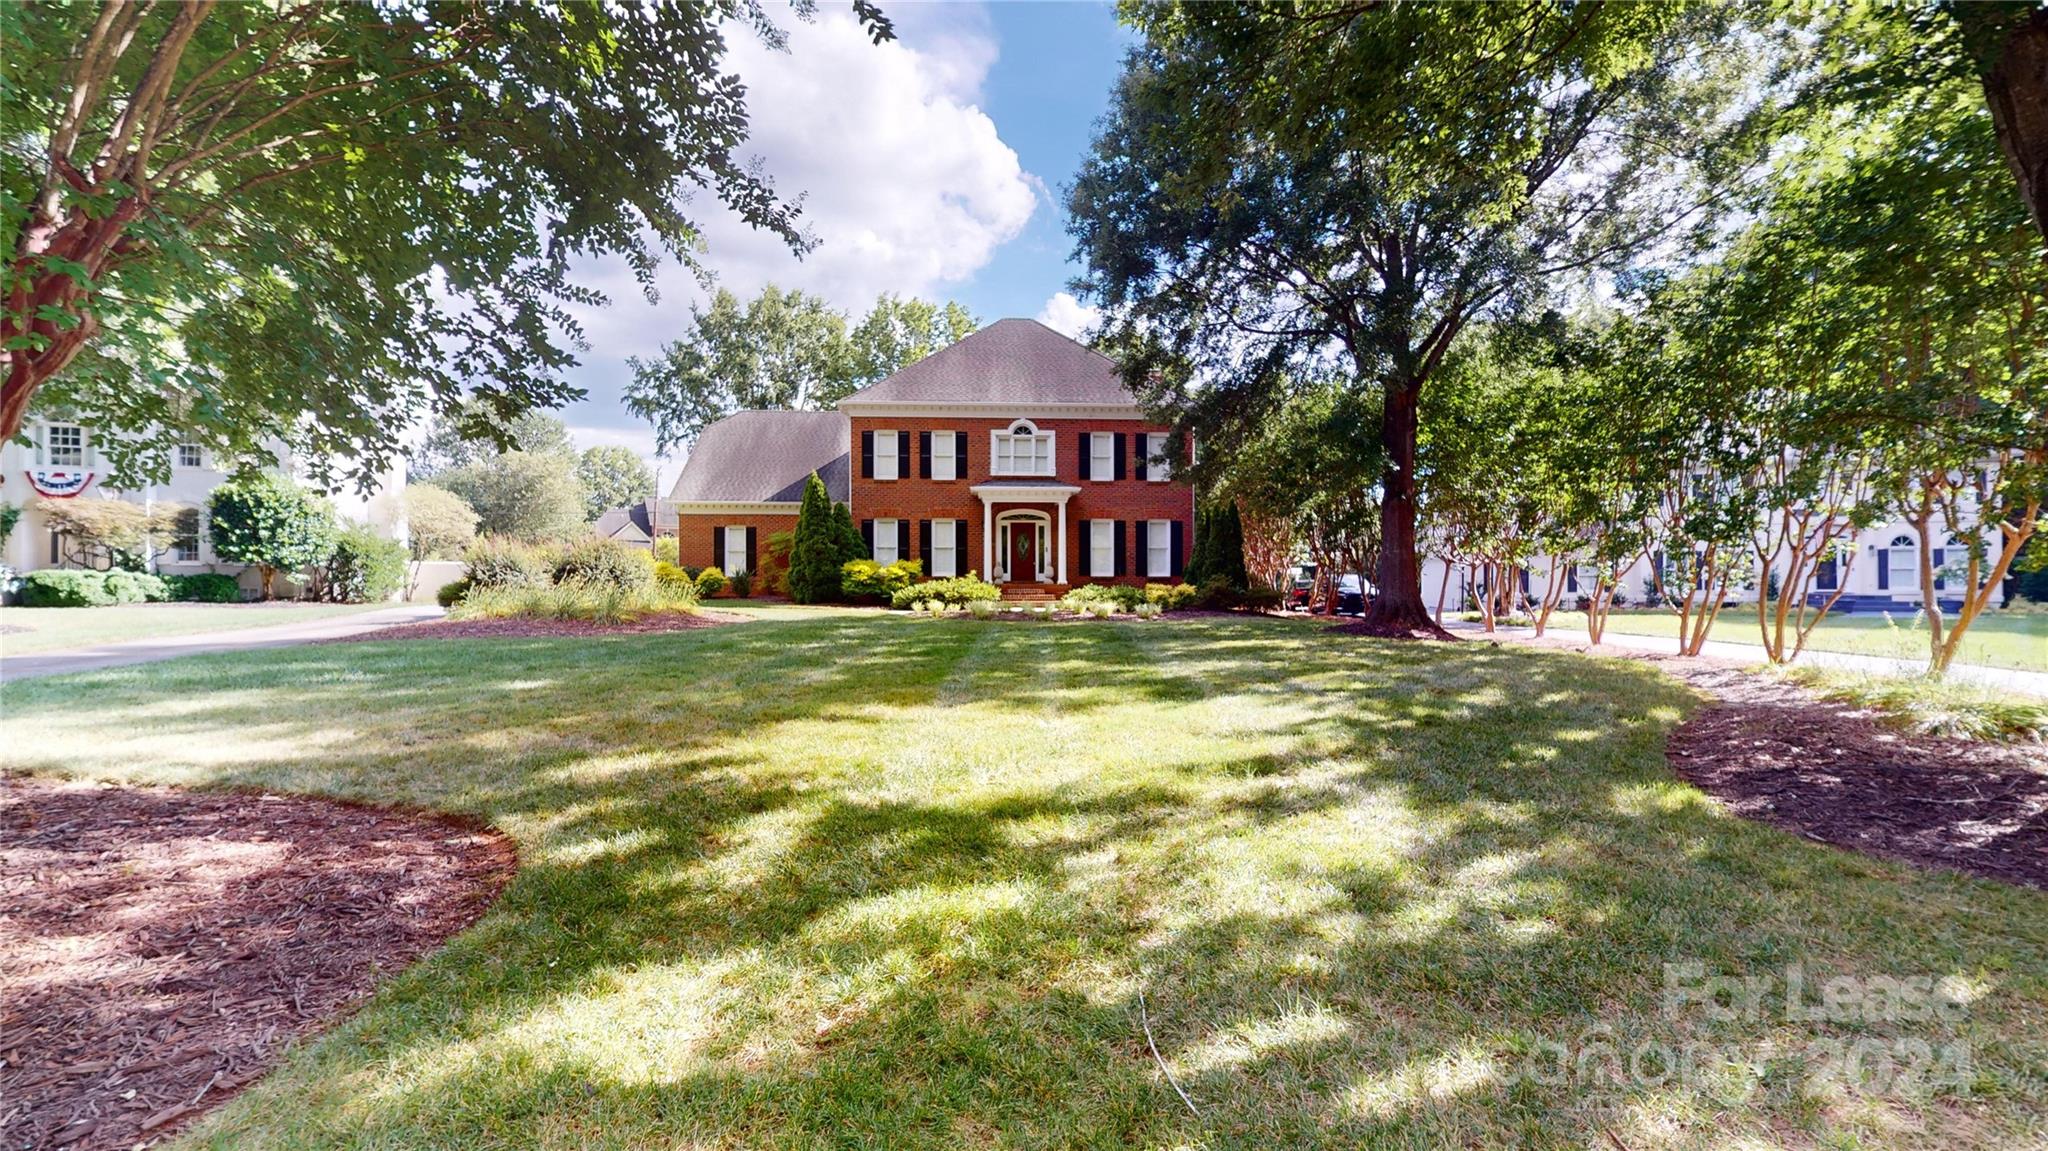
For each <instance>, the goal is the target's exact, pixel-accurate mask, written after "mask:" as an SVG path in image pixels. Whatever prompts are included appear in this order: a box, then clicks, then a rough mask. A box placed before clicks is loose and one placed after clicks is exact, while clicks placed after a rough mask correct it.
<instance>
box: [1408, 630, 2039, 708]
mask: <svg viewBox="0 0 2048 1151" xmlns="http://www.w3.org/2000/svg"><path fill="white" fill-rule="evenodd" d="M1444 627H1446V628H1447V629H1449V630H1450V631H1453V632H1456V633H1457V634H1458V635H1460V636H1463V637H1465V638H1468V639H1469V638H1472V637H1473V636H1483V635H1485V634H1486V632H1485V630H1484V629H1483V628H1482V627H1481V626H1480V625H1479V624H1476V623H1466V622H1465V621H1463V620H1455V621H1450V620H1447V621H1445V623H1444ZM1495 634H1497V635H1500V636H1502V637H1512V638H1515V639H1526V638H1528V637H1530V636H1533V635H1535V634H1536V631H1535V629H1534V628H1526V627H1502V628H1496V629H1495ZM1545 638H1548V639H1554V640H1562V641H1569V642H1575V643H1585V642H1586V633H1585V632H1583V631H1573V630H1570V629H1559V628H1551V629H1550V631H1549V632H1548V633H1547V635H1546V637H1545ZM1600 647H1607V648H1614V649H1617V650H1620V651H1653V652H1658V653H1661V654H1664V655H1674V654H1676V653H1677V651H1678V637H1676V636H1668V635H1623V634H1621V633H1620V632H1617V631H1614V630H1613V629H1611V628H1610V629H1609V630H1608V632H1607V635H1606V637H1605V638H1604V639H1602V640H1601V642H1600ZM1593 650H1595V651H1598V650H1599V648H1595V649H1593ZM1700 654H1701V655H1703V656H1711V657H1713V658H1715V659H1725V660H1732V661H1735V662H1738V663H1757V664H1760V663H1763V662H1764V649H1763V647H1762V646H1761V645H1758V644H1753V643H1728V642H1726V641H1723V640H1715V639H1710V640H1708V641H1707V642H1706V643H1705V644H1703V645H1701V647H1700ZM1795 666H1802V667H1831V668H1839V669H1840V670H1842V671H1857V672H1864V673H1867V674H1871V675H1897V676H1917V675H1920V674H1922V673H1924V672H1925V671H1926V670H1927V661H1925V660H1911V659H1887V658H1885V657H1884V656H1877V655H1851V654H1849V653H1847V652H1839V651H1814V650H1812V649H1810V648H1809V649H1808V650H1806V651H1805V652H1802V653H1800V656H1799V662H1798V664H1797V665H1795ZM1948 678H1949V679H1950V680H1951V681H1952V682H1956V683H1973V684H1977V685H1978V686H1980V687H1994V688H2002V689H2004V690H2007V691H2017V692H2023V693H2025V694H2027V695H2034V696H2041V697H2042V698H2048V672H2039V671H2021V670H2019V669H2017V668H2009V667H1986V666H1984V665H1982V664H1974V663H1972V664H1964V663H1959V664H1954V665H1952V666H1951V667H1950V668H1949V669H1948Z"/></svg>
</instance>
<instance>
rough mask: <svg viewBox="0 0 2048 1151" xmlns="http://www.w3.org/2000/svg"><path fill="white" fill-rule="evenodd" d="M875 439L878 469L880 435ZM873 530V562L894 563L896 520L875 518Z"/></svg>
mask: <svg viewBox="0 0 2048 1151" xmlns="http://www.w3.org/2000/svg"><path fill="white" fill-rule="evenodd" d="M890 436H891V438H892V439H893V438H894V436H895V433H894V432H891V433H890ZM875 439H876V441H877V448H876V456H875V466H876V468H877V470H879V469H880V467H881V463H882V461H881V451H880V444H879V441H880V440H881V437H880V436H876V437H875ZM874 531H875V562H876V563H878V564H882V565H883V566H885V567H886V566H887V565H889V564H892V563H895V562H896V560H897V558H898V557H897V555H896V521H895V520H876V521H875V528H874Z"/></svg>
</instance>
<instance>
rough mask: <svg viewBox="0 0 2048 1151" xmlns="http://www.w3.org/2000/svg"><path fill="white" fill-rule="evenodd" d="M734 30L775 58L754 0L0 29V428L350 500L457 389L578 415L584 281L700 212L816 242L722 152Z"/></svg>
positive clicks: (261, 9)
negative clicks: (337, 493) (704, 199)
mask: <svg viewBox="0 0 2048 1151" xmlns="http://www.w3.org/2000/svg"><path fill="white" fill-rule="evenodd" d="M810 8H811V4H810V2H809V0H799V3H797V4H796V5H795V10H796V11H797V13H798V14H799V15H807V14H808V13H809V11H810ZM855 10H856V13H857V14H858V16H859V17H860V19H861V20H862V21H863V23H864V24H865V25H866V26H867V28H868V30H869V32H870V34H871V35H872V36H874V37H875V38H876V39H877V40H880V39H882V38H886V37H887V36H889V35H890V29H889V26H888V23H887V21H886V20H885V19H883V18H882V16H881V15H880V13H879V11H878V10H876V9H875V8H874V7H873V6H872V5H871V4H869V3H867V0H857V2H856V4H855ZM734 31H738V32H740V33H741V34H752V35H755V36H759V37H761V38H763V39H764V40H766V41H768V42H769V43H771V44H776V45H780V44H781V42H782V35H781V33H780V32H779V31H778V30H777V29H776V27H775V25H774V24H773V22H772V20H771V19H770V17H769V15H768V14H767V12H766V11H765V10H764V8H763V7H762V6H761V4H760V2H759V0H711V2H709V3H694V2H683V0H650V2H647V3H637V4H579V3H543V4H499V3H485V2H482V0H438V2H437V0H382V2H377V3H360V4H356V3H330V2H326V0H303V2H292V0H280V2H276V3H263V4H257V3H236V4H218V3H214V2H213V0H191V2H189V3H180V4H160V3H151V2H135V0H103V2H102V3H98V4H8V5H4V6H0V54H4V56H5V58H6V60H7V66H6V68H5V70H4V74H0V110H4V111H0V138H4V141H5V143H4V144H0V236H4V238H5V241H6V246H7V257H6V261H7V262H6V266H5V272H4V276H5V278H4V280H0V299H4V310H0V357H4V366H5V373H6V374H5V382H4V391H0V436H13V435H15V434H17V433H18V432H19V430H20V428H21V427H22V423H23V420H24V419H25V418H26V416H27V414H28V412H29V410H30V406H31V405H32V404H39V405H47V406H51V407H56V408H62V409H65V410H68V411H70V412H71V413H72V414H73V415H76V416H78V417H80V418H84V419H87V420H89V421H91V422H92V423H94V424H95V425H97V426H99V427H101V428H102V429H105V430H107V431H115V432H125V433H128V434H129V438H123V437H120V436H110V437H106V438H105V439H103V441H102V443H103V444H105V445H106V446H107V448H108V449H109V450H110V451H113V452H115V453H116V454H117V455H118V454H121V453H124V452H127V453H130V454H133V455H134V456H136V457H137V458H142V457H144V456H146V455H147V454H148V453H146V452H142V451H140V450H139V449H140V448H141V447H144V446H147V445H139V444H137V443H135V442H134V440H133V437H136V436H141V435H142V434H143V433H144V432H145V431H146V430H148V429H153V428H156V429H183V430H182V431H180V432H166V433H165V434H176V435H178V436H179V438H182V439H191V438H194V436H193V433H194V432H198V433H200V436H201V438H207V439H210V440H211V441H212V442H213V443H214V446H215V447H216V448H218V449H220V450H223V451H226V452H243V453H247V452H252V451H260V450H261V445H262V443H263V441H265V440H266V439H269V438H273V437H275V438H283V439H286V440H289V441H291V442H293V443H294V444H295V445H296V446H298V447H300V448H301V449H302V450H304V451H306V452H307V453H308V455H309V456H312V457H315V458H318V457H320V456H324V455H326V454H328V453H339V454H342V455H345V456H347V457H348V458H350V459H351V460H353V461H355V465H354V466H355V471H356V474H358V475H359V476H366V475H371V474H374V473H375V472H377V471H378V470H380V469H381V467H382V465H383V464H384V462H385V461H386V460H388V458H389V457H390V454H391V452H392V451H393V450H394V449H395V446H396V433H397V432H398V431H399V430H400V429H402V428H403V427H404V426H405V425H406V424H407V423H409V422H410V420H411V419H412V418H413V417H415V416H416V415H417V414H418V413H419V412H420V411H421V410H422V409H423V408H426V407H429V406H431V407H433V408H435V409H437V410H442V411H449V410H452V409H453V406H454V403H455V401H456V399H457V397H459V396H460V395H462V394H463V393H464V392H465V390H467V391H468V392H470V393H472V394H473V395H474V396H475V397H477V398H479V399H480V400H481V401H482V404H481V408H480V410H483V411H486V412H489V413H491V414H493V415H495V416H496V417H498V418H500V419H501V420H502V419H509V418H511V417H513V416H516V415H517V414H518V413H520V412H522V411H525V410H528V409H530V408H533V407H536V406H548V405H553V404H557V403H560V402H562V401H563V400H565V399H568V398H571V397H573V396H574V395H576V394H577V393H576V392H575V390H574V389H573V388H571V387H570V386H569V385H568V384H567V383H566V382H565V381H564V379H563V377H562V372H563V369H564V368H565V367H567V366H568V365H570V364H571V363H573V360H572V358H571V351H570V349H571V348H572V347H574V346H575V345H576V344H577V343H578V342H579V338H580V337H579V332H578V329H577V326H576V324H575V323H574V321H573V319H572V318H571V316H570V315H569V313H568V311H567V309H568V308H569V307H570V306H571V305H579V304H583V305H587V304H594V303H600V302H602V300H603V297H602V296H601V295H600V294H599V293H597V292H596V291H595V290H593V289H592V288H590V287H589V286H587V285H584V284H579V283H577V282H576V281H575V280H574V279H573V278H572V275H571V270H572V266H573V265H574V263H575V261H576V260H577V259H578V258H579V257H586V256H593V255H601V254H609V255H615V256H620V257H623V258H624V260H625V261H626V263H627V264H628V265H629V266H630V267H631V268H632V270H633V272H634V273H635V275H636V276H637V277H638V278H639V280H640V282H641V284H642V285H643V287H644V288H646V289H647V290H649V291H651V286H652V282H653V276H654V273H655V271H656V269H657V267H658V265H659V263H660V262H661V261H662V260H663V259H664V258H669V257H672V258H676V259H680V260H682V261H683V262H685V263H687V264H691V265H693V266H695V265H696V263H697V261H698V260H699V258H700V236H699V233H698V230H697V228H696V226H695V224H694V222H693V220H692V218H691V217H690V215H689V214H688V213H687V212H686V207H687V205H688V201H689V199H690V197H691V195H692V194H693V193H698V192H702V191H708V192H709V193H710V195H711V198H713V199H715V200H716V202H718V203H719V204H722V205H723V206H724V207H726V208H728V209H730V210H731V211H733V212H734V213H736V214H737V215H738V216H739V217H740V218H741V219H743V220H745V221H746V222H747V223H749V224H751V225H753V226H755V227H759V228H762V229H765V230H768V231H770V232H773V233H775V234H777V235H780V236H781V237H783V239H785V240H786V241H787V242H788V243H789V244H790V245H791V246H792V247H794V248H797V249H799V250H801V249H803V248H804V247H806V246H807V244H808V240H807V238H806V237H805V236H804V235H803V233H802V232H801V230H800V227H799V221H798V218H797V211H796V208H795V206H794V205H793V204H792V203H791V202H790V201H788V200H786V199H784V198H782V197H780V196H779V195H778V194H777V193H776V190H775V189H774V188H773V187H772V186H771V185H770V183H769V182H768V180H767V179H766V178H765V177H764V176H763V175H762V174H761V173H759V172H758V171H757V170H755V168H754V167H753V166H752V165H751V163H750V160H749V158H748V157H747V156H746V155H744V153H743V152H742V148H743V146H744V142H745V140H746V135H747V117H746V106H745V96H746V90H745V87H744V86H743V85H742V83H741V82H740V80H739V78H738V77H737V76H735V75H733V74H732V73H730V72H729V71H727V70H726V69H725V67H724V56H725V51H726V37H727V36H728V35H729V34H731V33H733V32H734ZM117 462H118V461H117Z"/></svg>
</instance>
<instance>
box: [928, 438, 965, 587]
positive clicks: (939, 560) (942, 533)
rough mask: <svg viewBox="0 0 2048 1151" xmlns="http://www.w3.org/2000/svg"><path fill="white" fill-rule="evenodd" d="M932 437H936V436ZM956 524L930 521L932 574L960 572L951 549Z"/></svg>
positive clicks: (942, 575)
mask: <svg viewBox="0 0 2048 1151" xmlns="http://www.w3.org/2000/svg"><path fill="white" fill-rule="evenodd" d="M933 438H934V439H936V438H937V437H933ZM933 471H934V472H936V471H937V469H936V468H934V469H933ZM946 478H947V479H951V478H952V477H951V476H948V477H946ZM958 526H959V525H958V523H957V522H956V521H954V520H933V521H932V574H933V575H935V576H940V577H945V576H955V575H959V574H960V567H959V562H958V561H957V560H956V559H955V558H954V556H955V555H956V554H957V553H956V552H955V551H954V550H953V549H954V543H955V541H954V539H953V529H954V528H956V527H958Z"/></svg>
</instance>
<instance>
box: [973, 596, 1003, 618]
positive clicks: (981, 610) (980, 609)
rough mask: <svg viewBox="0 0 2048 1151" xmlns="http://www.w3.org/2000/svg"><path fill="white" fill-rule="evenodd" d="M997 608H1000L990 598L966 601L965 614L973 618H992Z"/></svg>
mask: <svg viewBox="0 0 2048 1151" xmlns="http://www.w3.org/2000/svg"><path fill="white" fill-rule="evenodd" d="M999 610H1001V609H999V608H998V607H997V606H996V601H995V600H992V599H974V600H968V601H967V614H968V615H971V616H973V617H974V618H975V619H994V618H996V612H997V611H999Z"/></svg>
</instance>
